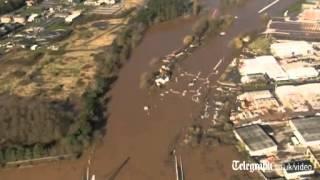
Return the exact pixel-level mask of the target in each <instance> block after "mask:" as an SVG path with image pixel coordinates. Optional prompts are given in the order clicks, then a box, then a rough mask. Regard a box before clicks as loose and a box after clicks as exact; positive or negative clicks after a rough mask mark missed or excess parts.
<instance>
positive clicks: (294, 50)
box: [270, 41, 313, 59]
mask: <svg viewBox="0 0 320 180" xmlns="http://www.w3.org/2000/svg"><path fill="white" fill-rule="evenodd" d="M270 50H271V53H272V54H273V55H274V56H275V57H278V58H281V59H282V58H290V57H294V56H307V55H312V54H313V48H312V44H311V43H308V42H306V41H285V42H278V43H273V44H271V46H270Z"/></svg>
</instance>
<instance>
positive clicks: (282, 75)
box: [239, 56, 288, 81]
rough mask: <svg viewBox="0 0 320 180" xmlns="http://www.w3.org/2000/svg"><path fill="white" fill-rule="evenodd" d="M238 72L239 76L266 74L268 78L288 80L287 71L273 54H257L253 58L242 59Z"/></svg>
mask: <svg viewBox="0 0 320 180" xmlns="http://www.w3.org/2000/svg"><path fill="white" fill-rule="evenodd" d="M253 67H254V68H253ZM239 72H240V74H241V76H248V75H253V74H267V75H268V77H269V78H271V79H274V80H275V81H281V80H288V75H287V73H286V72H285V71H284V70H283V69H282V67H281V66H280V65H279V63H278V62H277V60H276V59H275V58H274V57H273V56H258V57H256V58H254V59H242V60H241V62H240V67H239Z"/></svg>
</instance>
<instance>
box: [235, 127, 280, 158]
mask: <svg viewBox="0 0 320 180" xmlns="http://www.w3.org/2000/svg"><path fill="white" fill-rule="evenodd" d="M234 134H235V136H236V138H237V139H238V140H239V141H240V142H241V143H242V144H243V145H244V147H245V149H246V150H247V151H248V152H249V154H250V156H263V155H273V154H275V153H276V152H277V144H276V143H275V142H274V140H273V139H272V138H271V137H270V136H268V134H267V133H266V132H265V131H264V130H263V129H262V127H261V126H259V125H256V124H255V125H249V126H243V127H239V128H236V129H235V130H234Z"/></svg>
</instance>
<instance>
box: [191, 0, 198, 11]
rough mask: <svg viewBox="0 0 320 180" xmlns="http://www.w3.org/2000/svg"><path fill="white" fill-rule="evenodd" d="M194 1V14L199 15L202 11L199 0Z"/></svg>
mask: <svg viewBox="0 0 320 180" xmlns="http://www.w3.org/2000/svg"><path fill="white" fill-rule="evenodd" d="M192 3H193V5H192V11H193V15H198V14H199V12H200V3H199V0H193V1H192Z"/></svg>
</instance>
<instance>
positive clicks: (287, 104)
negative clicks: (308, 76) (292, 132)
mask: <svg viewBox="0 0 320 180" xmlns="http://www.w3.org/2000/svg"><path fill="white" fill-rule="evenodd" d="M319 89H320V83H310V84H304V85H299V86H293V85H288V86H279V87H277V88H276V89H275V93H276V96H277V97H278V99H279V101H280V102H281V103H282V105H283V107H284V108H285V109H287V110H289V111H292V112H308V111H310V110H315V111H318V110H320V91H319Z"/></svg>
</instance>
